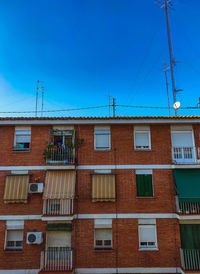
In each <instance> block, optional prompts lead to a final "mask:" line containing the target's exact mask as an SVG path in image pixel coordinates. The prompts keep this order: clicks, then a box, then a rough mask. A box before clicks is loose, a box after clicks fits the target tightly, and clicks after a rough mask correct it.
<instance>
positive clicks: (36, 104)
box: [35, 80, 40, 117]
mask: <svg viewBox="0 0 200 274" xmlns="http://www.w3.org/2000/svg"><path fill="white" fill-rule="evenodd" d="M39 82H40V81H39V80H37V88H36V99H35V100H36V102H35V117H37V107H38V89H39Z"/></svg>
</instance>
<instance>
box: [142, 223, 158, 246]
mask: <svg viewBox="0 0 200 274" xmlns="http://www.w3.org/2000/svg"><path fill="white" fill-rule="evenodd" d="M149 223H150V224H149ZM145 228H146V229H148V228H154V233H155V245H154V246H152V245H150V246H148V245H146V246H144V245H141V240H140V237H141V232H140V230H141V229H145ZM138 234H139V250H158V241H157V229H156V224H153V223H152V224H151V222H147V224H145V222H144V224H139V225H138ZM147 243H148V242H147Z"/></svg>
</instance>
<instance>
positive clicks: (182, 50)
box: [0, 0, 200, 116]
mask: <svg viewBox="0 0 200 274" xmlns="http://www.w3.org/2000/svg"><path fill="white" fill-rule="evenodd" d="M172 2H173V3H174V10H170V21H171V30H172V39H173V44H174V53H175V58H176V60H177V61H180V63H178V64H177V66H176V68H175V72H176V88H177V89H184V91H183V92H180V93H179V94H178V100H180V101H181V104H182V106H194V105H196V104H197V102H198V97H200V19H199V18H200V1H199V0H192V1H191V0H172ZM165 23H166V22H165V13H164V10H163V9H160V6H159V4H155V2H154V0H143V1H141V0H34V1H33V0H28V1H27V0H17V1H16V0H9V1H8V0H1V1H0V33H1V35H0V111H22V110H24V111H25V110H34V108H35V90H36V81H37V80H38V79H39V80H43V81H44V82H45V83H44V84H45V86H46V87H47V92H46V93H45V102H44V103H45V106H44V109H46V110H47V109H63V108H79V107H87V106H99V105H107V104H108V94H109V93H110V95H111V96H114V97H116V100H117V104H125V105H145V106H152V105H153V106H167V96H166V86H165V77H164V73H163V71H162V69H163V62H164V61H166V62H168V63H169V54H168V44H167V34H166V24H165ZM168 76H169V77H170V74H168ZM169 81H170V79H169ZM169 87H170V93H171V85H170V82H169ZM39 104H41V98H40V100H39ZM194 113H195V114H200V110H196V111H188V110H187V111H183V110H182V111H179V114H188V115H190V114H194ZM162 114H163V115H167V114H168V111H166V110H165V111H163V110H144V109H142V110H141V109H125V108H119V107H118V108H117V115H162ZM0 115H2V114H0ZM45 115H47V114H45ZM48 115H50V116H53V115H55V113H50V114H48ZM57 115H60V116H64V115H66V116H69V115H70V116H72V115H74V116H79V115H85V116H87V115H90V116H91V115H108V108H107V109H106V108H105V109H100V110H81V111H73V112H71V113H69V112H67V113H65V112H60V113H58V114H57ZM4 116H5V115H4ZM24 116H25V115H24Z"/></svg>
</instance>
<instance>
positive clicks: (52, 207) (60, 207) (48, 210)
mask: <svg viewBox="0 0 200 274" xmlns="http://www.w3.org/2000/svg"><path fill="white" fill-rule="evenodd" d="M43 214H44V215H72V214H73V199H47V200H44V202H43Z"/></svg>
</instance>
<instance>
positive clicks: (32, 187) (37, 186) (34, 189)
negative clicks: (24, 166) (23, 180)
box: [28, 183, 43, 193]
mask: <svg viewBox="0 0 200 274" xmlns="http://www.w3.org/2000/svg"><path fill="white" fill-rule="evenodd" d="M28 192H29V193H42V192H43V183H31V184H29V191H28Z"/></svg>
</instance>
